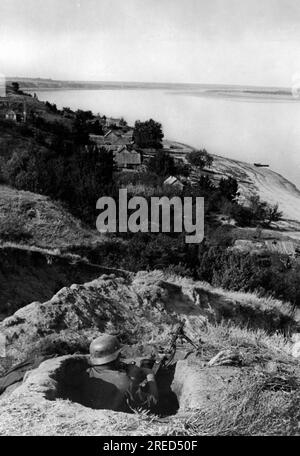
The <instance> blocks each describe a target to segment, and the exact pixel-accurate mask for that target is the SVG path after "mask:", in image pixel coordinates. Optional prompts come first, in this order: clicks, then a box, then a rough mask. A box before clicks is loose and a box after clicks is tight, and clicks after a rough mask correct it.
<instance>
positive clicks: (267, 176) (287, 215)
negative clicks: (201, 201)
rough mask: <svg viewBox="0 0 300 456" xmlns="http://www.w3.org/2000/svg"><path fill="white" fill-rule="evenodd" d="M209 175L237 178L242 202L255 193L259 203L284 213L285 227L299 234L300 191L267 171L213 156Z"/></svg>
mask: <svg viewBox="0 0 300 456" xmlns="http://www.w3.org/2000/svg"><path fill="white" fill-rule="evenodd" d="M212 171H213V172H215V173H216V175H226V176H232V177H234V178H236V179H237V180H238V182H239V188H240V192H241V198H242V199H244V200H247V198H248V197H249V196H251V195H253V194H255V193H257V194H258V195H259V196H260V197H261V199H262V200H264V201H267V202H268V203H270V204H277V203H278V205H279V209H280V211H282V212H283V218H284V219H285V227H286V228H287V229H288V228H290V230H291V231H293V230H300V191H299V190H298V188H297V187H296V185H294V184H292V183H291V182H290V181H289V180H287V179H286V178H284V177H283V176H281V175H280V174H278V173H275V172H274V171H272V170H271V169H269V168H258V167H256V166H254V165H251V164H249V163H245V162H241V161H237V160H231V159H229V158H224V157H219V156H216V155H215V156H214V163H213V166H212Z"/></svg>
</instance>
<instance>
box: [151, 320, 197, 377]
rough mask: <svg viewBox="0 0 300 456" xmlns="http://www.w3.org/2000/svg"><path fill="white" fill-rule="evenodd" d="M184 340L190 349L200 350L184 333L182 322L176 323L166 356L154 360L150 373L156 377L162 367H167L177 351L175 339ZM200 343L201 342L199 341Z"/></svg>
mask: <svg viewBox="0 0 300 456" xmlns="http://www.w3.org/2000/svg"><path fill="white" fill-rule="evenodd" d="M178 338H181V339H185V340H186V341H187V342H188V343H189V344H190V345H192V347H194V348H195V349H196V350H197V352H198V351H199V350H200V347H199V346H197V345H196V344H195V343H194V342H193V341H192V340H191V339H190V338H189V337H188V336H187V335H186V334H185V332H184V321H182V322H180V323H178V325H177V326H176V329H175V331H174V333H173V337H172V339H171V342H170V346H169V350H168V355H164V356H163V357H162V358H161V359H160V360H155V361H154V364H153V367H152V371H153V373H154V375H155V376H156V375H157V374H158V372H159V371H160V369H161V368H162V367H169V366H170V365H171V363H172V361H173V359H174V356H175V354H176V350H177V339H178ZM200 342H201V341H200Z"/></svg>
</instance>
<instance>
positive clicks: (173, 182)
mask: <svg viewBox="0 0 300 456" xmlns="http://www.w3.org/2000/svg"><path fill="white" fill-rule="evenodd" d="M164 185H167V186H171V187H176V188H179V189H180V190H182V189H183V187H184V185H183V183H182V182H180V180H179V179H177V177H175V176H169V177H168V178H167V179H166V180H165V181H164Z"/></svg>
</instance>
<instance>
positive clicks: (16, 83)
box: [11, 82, 20, 92]
mask: <svg viewBox="0 0 300 456" xmlns="http://www.w3.org/2000/svg"><path fill="white" fill-rule="evenodd" d="M11 85H12V88H13V90H14V92H19V89H20V85H19V83H18V82H12V84H11Z"/></svg>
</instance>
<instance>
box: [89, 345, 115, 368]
mask: <svg viewBox="0 0 300 456" xmlns="http://www.w3.org/2000/svg"><path fill="white" fill-rule="evenodd" d="M120 353H121V349H118V350H116V351H115V352H114V353H111V354H110V355H105V356H100V357H97V356H92V355H91V356H90V361H91V364H92V365H93V366H102V365H103V364H108V363H111V362H112V361H115V360H116V359H117V358H118V356H119V354H120Z"/></svg>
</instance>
